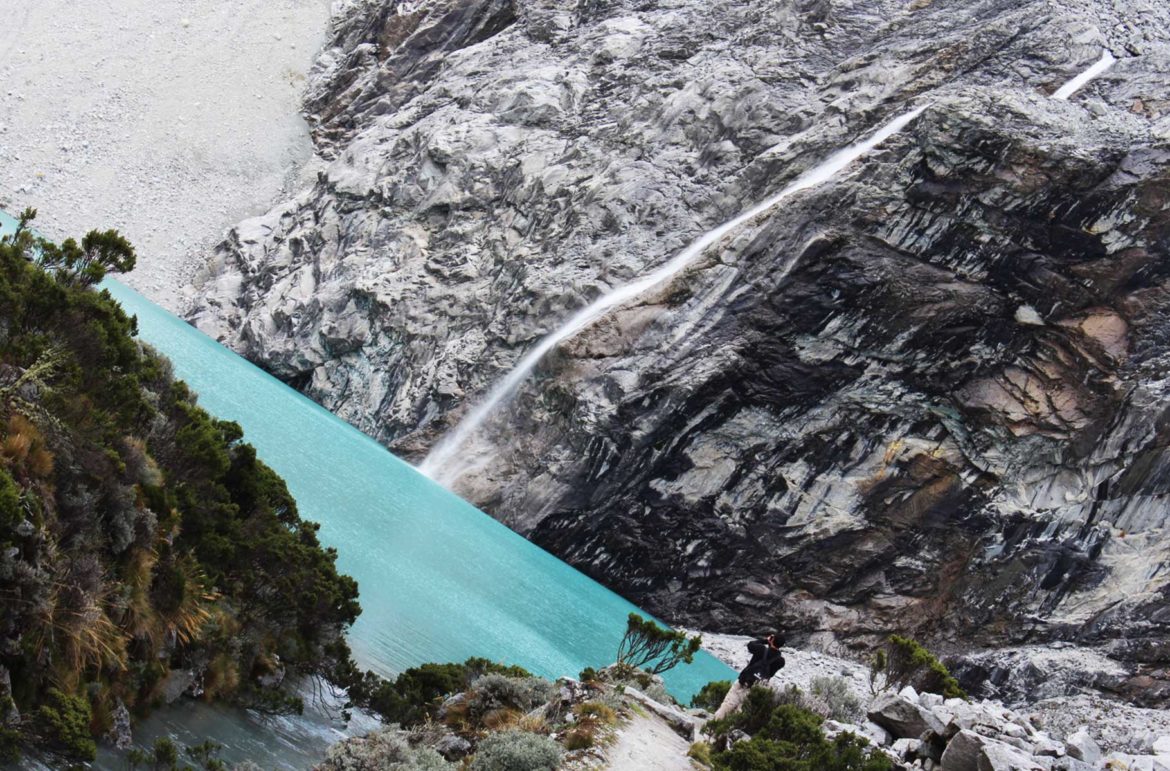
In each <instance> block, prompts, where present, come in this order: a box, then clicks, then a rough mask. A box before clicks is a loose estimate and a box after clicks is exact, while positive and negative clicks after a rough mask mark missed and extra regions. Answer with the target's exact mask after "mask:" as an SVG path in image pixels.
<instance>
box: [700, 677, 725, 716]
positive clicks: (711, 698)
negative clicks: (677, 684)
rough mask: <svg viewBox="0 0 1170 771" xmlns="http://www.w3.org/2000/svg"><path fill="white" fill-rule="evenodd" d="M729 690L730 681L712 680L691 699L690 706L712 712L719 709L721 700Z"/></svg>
mask: <svg viewBox="0 0 1170 771" xmlns="http://www.w3.org/2000/svg"><path fill="white" fill-rule="evenodd" d="M730 690H731V681H730V680H712V681H711V682H709V683H707V684H706V685H704V686H703V687H702V688H701V689H700V690H699V692H698V693H696V694H695V695H694V696H692V697H691V706H692V707H695V708H697V709H705V710H707V711H708V712H714V711H715V710H717V709H719V705H720V704H722V703H723V699H724V698H726V697H727V692H728V691H730Z"/></svg>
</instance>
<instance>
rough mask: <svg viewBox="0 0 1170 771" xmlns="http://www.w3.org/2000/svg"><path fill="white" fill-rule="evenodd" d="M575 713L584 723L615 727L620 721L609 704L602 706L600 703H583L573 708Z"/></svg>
mask: <svg viewBox="0 0 1170 771" xmlns="http://www.w3.org/2000/svg"><path fill="white" fill-rule="evenodd" d="M573 712H574V713H575V714H576V715H577V718H578V719H580V720H582V721H587V722H594V723H599V724H602V725H614V724H615V723H617V719H618V718H617V713H616V712H614V711H613V708H612V707H610V706H609V705H608V704H602V703H601V702H600V701H583V702H581V703H580V704H578V705H577V706H575V707H573Z"/></svg>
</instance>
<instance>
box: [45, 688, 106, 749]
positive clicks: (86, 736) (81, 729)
mask: <svg viewBox="0 0 1170 771" xmlns="http://www.w3.org/2000/svg"><path fill="white" fill-rule="evenodd" d="M46 695H47V697H48V698H47V700H46V701H47V703H45V704H42V705H41V706H40V708H39V709H37V713H36V723H37V730H38V731H39V732H40V733H41V735H42V736H43V737H44V739H45V741H46V742H47V743H48V745H49V748H50V749H52V750H54V751H56V752H59V753H61V754H62V755H64V756H65V757H68V758H73V759H76V760H93V759H94V757H95V756H96V755H97V745H96V744H95V743H94V741H93V737H92V736H90V733H89V721H90V720H91V719H92V717H93V714H92V712H91V711H90V707H89V702H88V701H86V700H85V699H84V698H82V697H81V696H70V695H69V694H67V693H62V692H61V691H59V690H57V689H56V688H50V689H49V691H48V693H47V694H46Z"/></svg>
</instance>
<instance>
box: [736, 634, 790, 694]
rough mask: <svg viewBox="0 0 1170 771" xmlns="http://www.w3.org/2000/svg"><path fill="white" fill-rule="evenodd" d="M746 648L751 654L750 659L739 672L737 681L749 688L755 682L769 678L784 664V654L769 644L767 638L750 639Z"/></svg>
mask: <svg viewBox="0 0 1170 771" xmlns="http://www.w3.org/2000/svg"><path fill="white" fill-rule="evenodd" d="M747 649H748V651H749V652H750V653H751V654H752V660H751V661H749V662H748V665H747V666H746V667H744V668H743V671H742V672H740V673H739V682H740V684H742V685H745V686H747V687H749V688H750V687H751V686H753V685H755V684H756V683H759V682H762V681H764V680H770V679H771V678H772V675H774V674H776V673H777V672H779V671H780V667H782V666H784V656H782V655H781V654H780V651H779V650H776V649H774V648H773V647H772V646H771V645H769V644H768V641H767V640H752V641H751V642H750V643H748V646H747Z"/></svg>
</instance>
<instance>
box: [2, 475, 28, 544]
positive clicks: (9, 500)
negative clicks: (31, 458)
mask: <svg viewBox="0 0 1170 771" xmlns="http://www.w3.org/2000/svg"><path fill="white" fill-rule="evenodd" d="M23 519H24V512H23V511H21V508H20V488H19V487H17V486H16V480H14V479H13V478H12V476H11V475H10V474H9V473H8V472H7V471H5V470H4V469H2V468H0V539H7V538H10V537H11V536H12V534H13V530H15V529H16V526H17V525H19V524H20V522H21V520H23Z"/></svg>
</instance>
